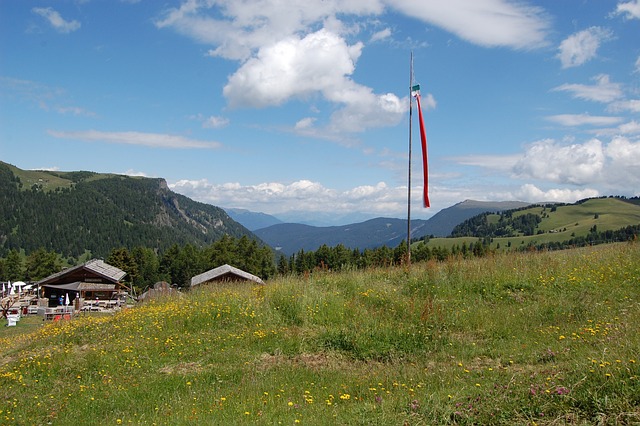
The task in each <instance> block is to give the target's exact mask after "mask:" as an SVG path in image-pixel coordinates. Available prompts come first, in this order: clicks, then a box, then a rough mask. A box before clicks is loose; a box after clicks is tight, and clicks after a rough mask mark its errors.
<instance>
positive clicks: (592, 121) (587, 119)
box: [546, 114, 622, 127]
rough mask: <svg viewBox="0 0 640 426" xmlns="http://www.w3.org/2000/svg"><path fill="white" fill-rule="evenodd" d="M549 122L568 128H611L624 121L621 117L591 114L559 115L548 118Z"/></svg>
mask: <svg viewBox="0 0 640 426" xmlns="http://www.w3.org/2000/svg"><path fill="white" fill-rule="evenodd" d="M546 119H547V120H549V121H552V122H554V123H557V124H560V125H563V126H567V127H575V126H584V125H589V126H611V125H614V124H617V123H619V122H621V121H622V118H620V117H607V116H598V115H590V114H558V115H550V116H547V117H546Z"/></svg>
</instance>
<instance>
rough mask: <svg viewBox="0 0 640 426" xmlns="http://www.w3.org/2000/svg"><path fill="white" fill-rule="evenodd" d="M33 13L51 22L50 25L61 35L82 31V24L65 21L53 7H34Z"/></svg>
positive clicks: (74, 21)
mask: <svg viewBox="0 0 640 426" xmlns="http://www.w3.org/2000/svg"><path fill="white" fill-rule="evenodd" d="M31 11H32V12H33V13H35V14H36V15H40V16H42V17H43V18H44V19H46V20H47V22H49V24H50V25H51V26H52V27H53V28H54V29H55V30H56V31H58V32H59V33H64V34H67V33H70V32H73V31H76V30H78V29H80V25H81V24H80V22H78V21H76V20H73V21H67V20H65V19H64V18H63V17H62V16H60V13H58V12H57V11H55V10H54V9H53V8H51V7H34V8H33V9H31Z"/></svg>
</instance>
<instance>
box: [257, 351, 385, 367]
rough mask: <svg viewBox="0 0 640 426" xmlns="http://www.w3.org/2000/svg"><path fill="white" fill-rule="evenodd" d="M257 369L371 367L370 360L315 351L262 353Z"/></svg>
mask: <svg viewBox="0 0 640 426" xmlns="http://www.w3.org/2000/svg"><path fill="white" fill-rule="evenodd" d="M256 364H257V367H258V368H259V369H264V370H268V369H271V368H277V367H302V368H307V369H309V370H316V371H317V370H345V369H349V370H353V369H357V368H358V367H363V366H365V364H366V366H367V368H368V369H370V368H371V366H372V364H377V363H372V362H362V361H354V360H353V359H348V358H345V357H343V356H341V355H339V354H333V353H327V352H316V353H303V354H298V355H293V356H286V355H278V354H276V355H271V354H267V353H264V354H262V355H260V357H259V358H258V360H257V362H256Z"/></svg>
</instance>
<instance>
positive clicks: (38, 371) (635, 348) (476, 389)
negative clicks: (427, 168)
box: [0, 244, 640, 425]
mask: <svg viewBox="0 0 640 426" xmlns="http://www.w3.org/2000/svg"><path fill="white" fill-rule="evenodd" d="M41 323H42V322H40V324H41ZM40 324H36V323H34V324H33V325H29V324H27V323H26V322H25V323H21V324H20V325H19V327H16V328H15V329H14V330H9V329H8V328H4V329H3V330H1V331H0V424H48V423H50V424H56V425H59V424H60V425H66V424H88V425H91V424H95V425H98V424H100V425H103V424H119V423H122V424H127V423H131V424H149V425H151V424H158V425H164V424H167V425H176V424H177V425H182V424H184V425H190V424H207V425H208V424H259V425H272V424H309V425H325V424H328V425H343V424H344V425H347V424H348V425H358V424H361V425H389V424H398V425H403V424H409V425H430V424H457V425H463V424H505V425H506V424H509V425H510V424H534V423H535V424H539V425H542V424H567V423H571V424H612V425H613V424H633V423H637V422H640V353H639V352H640V337H639V335H640V333H638V328H637V327H638V324H640V250H639V246H638V245H637V244H616V245H603V246H597V247H593V248H589V249H579V250H568V251H562V252H548V253H524V254H523V253H518V254H514V253H512V254H498V255H495V256H490V257H487V258H480V259H469V260H456V259H453V260H450V261H448V262H444V263H435V262H430V263H426V264H414V265H413V266H412V268H411V269H410V270H408V269H404V268H389V269H375V270H370V271H365V272H343V273H339V274H338V273H335V274H334V273H325V272H323V273H314V274H312V275H311V276H310V277H307V278H292V277H288V278H281V279H277V280H272V281H270V282H269V283H268V284H267V285H265V286H263V287H249V286H242V285H224V286H221V287H209V288H200V289H198V290H196V291H193V292H191V293H189V294H187V295H185V297H183V298H181V299H166V300H162V301H158V302H155V303H151V304H147V305H142V306H139V307H136V308H134V309H130V310H127V311H123V312H121V313H119V314H117V315H113V316H106V317H105V316H103V317H92V316H87V317H83V318H78V319H75V320H72V321H70V322H66V323H56V324H46V325H40Z"/></svg>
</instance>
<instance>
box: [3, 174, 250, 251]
mask: <svg viewBox="0 0 640 426" xmlns="http://www.w3.org/2000/svg"><path fill="white" fill-rule="evenodd" d="M223 235H230V236H233V237H241V236H243V235H244V236H248V237H251V238H255V236H254V235H253V234H252V233H251V232H250V231H248V230H247V229H246V228H244V227H243V226H242V225H240V224H238V223H237V222H235V221H233V220H232V219H231V218H230V217H229V216H228V215H227V213H226V212H225V211H224V210H222V209H221V208H218V207H215V206H212V205H209V204H204V203H199V202H196V201H193V200H191V199H189V198H187V197H185V196H182V195H179V194H176V193H174V192H172V191H171V190H169V189H168V187H167V185H166V182H165V181H164V179H151V178H140V177H130V176H122V175H105V174H98V173H93V172H47V171H38V172H30V171H24V170H20V169H17V168H15V167H13V166H11V165H8V164H6V163H2V162H0V256H4V255H6V253H7V252H8V251H9V250H11V249H18V250H20V249H22V250H24V251H25V252H26V253H30V252H31V251H34V250H37V249H39V248H44V249H46V250H51V251H55V252H58V253H61V254H62V255H63V256H71V257H79V256H80V255H82V254H83V253H85V251H89V252H91V254H92V255H93V256H97V257H106V256H107V255H108V254H109V252H110V251H111V249H113V248H114V247H128V248H133V247H136V246H142V247H148V248H152V249H156V250H159V251H164V250H166V249H167V248H169V247H171V246H172V245H174V244H178V245H184V244H193V245H195V246H198V247H203V246H206V245H208V244H210V243H212V242H214V241H216V240H218V239H220V238H221V237H222V236H223Z"/></svg>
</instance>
